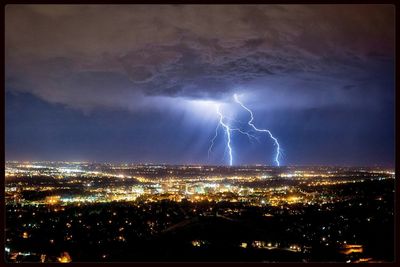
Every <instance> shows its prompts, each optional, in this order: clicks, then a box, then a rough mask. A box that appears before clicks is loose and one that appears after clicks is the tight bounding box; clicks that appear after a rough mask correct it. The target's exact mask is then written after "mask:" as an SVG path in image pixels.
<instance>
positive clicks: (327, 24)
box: [5, 5, 394, 110]
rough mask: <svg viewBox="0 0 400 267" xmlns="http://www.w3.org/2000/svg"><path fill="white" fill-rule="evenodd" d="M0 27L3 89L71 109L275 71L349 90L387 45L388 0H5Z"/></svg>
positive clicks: (388, 53) (176, 93) (390, 34)
mask: <svg viewBox="0 0 400 267" xmlns="http://www.w3.org/2000/svg"><path fill="white" fill-rule="evenodd" d="M5 26H6V28H5V29H6V32H5V36H6V42H5V46H6V47H5V48H6V50H5V51H6V89H7V90H10V91H15V92H28V93H31V94H33V95H35V96H38V97H40V98H41V99H44V100H46V101H48V102H51V103H61V104H65V105H68V106H71V107H75V108H79V109H91V108H96V107H117V108H128V109H131V110H134V109H135V107H136V108H139V107H142V106H144V105H145V103H146V102H145V101H144V99H146V98H151V97H159V96H163V97H184V98H193V99H204V98H210V99H222V98H224V97H226V96H228V95H230V94H231V93H232V92H233V91H235V90H236V88H238V87H246V86H248V85H250V84H253V85H254V82H256V81H260V84H259V86H258V87H262V86H263V85H266V87H268V81H271V84H275V85H278V84H279V83H278V82H277V81H280V80H285V79H286V80H290V79H296V81H297V80H298V81H303V82H304V81H307V79H314V80H315V81H316V82H317V83H318V86H319V87H318V88H320V90H323V87H324V86H323V84H321V83H320V81H321V80H322V81H324V80H325V79H327V77H328V79H327V81H328V82H327V83H328V84H329V85H330V84H332V82H333V83H334V82H335V80H337V81H338V84H339V85H340V86H339V87H340V90H344V91H351V90H352V88H354V87H357V83H358V84H363V83H365V81H366V80H363V79H365V77H369V76H370V75H369V73H366V66H369V65H374V64H381V63H382V62H383V63H385V62H387V61H388V60H389V61H390V59H391V58H392V57H393V49H394V8H393V7H392V6H390V5H376V6H374V5H354V6H352V5H334V6H329V5H323V6H322V5H321V6H318V5H314V6H297V5H288V6H279V5H259V6H258V5H252V6H244V5H242V6H235V5H230V6H207V5H198V6H196V5H188V6H186V5H173V6H166V5H160V6H157V5H152V6H145V5H132V6H112V5H108V6H96V5H92V6H85V5H79V6H72V5H71V6H63V5H57V6H55V5H54V6H50V5H29V6H28V5H8V6H7V7H6V25H5ZM371 62H372V63H371ZM383 63H382V64H383ZM261 81H262V82H261ZM283 84H284V83H283ZM291 84H292V83H291ZM256 87H257V86H256ZM277 88H278V89H277V90H279V86H277ZM248 89H249V88H248ZM249 90H251V89H249ZM293 90H294V91H295V90H299V94H301V95H303V94H308V93H309V94H313V93H315V92H313V91H308V89H307V88H302V89H300V88H298V89H293ZM310 90H311V89H310ZM312 90H315V88H312ZM261 91H262V90H261ZM282 92H286V91H285V90H284V89H282Z"/></svg>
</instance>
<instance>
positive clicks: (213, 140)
mask: <svg viewBox="0 0 400 267" xmlns="http://www.w3.org/2000/svg"><path fill="white" fill-rule="evenodd" d="M220 125H221V124H220V123H218V124H217V127H216V128H215V135H214V137H213V139H211V145H210V147H209V148H208V158H210V153H211V150H212V148H213V146H214V142H215V139H216V138H217V137H218V129H219V126H220Z"/></svg>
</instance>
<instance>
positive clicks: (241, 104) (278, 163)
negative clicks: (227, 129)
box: [233, 94, 281, 167]
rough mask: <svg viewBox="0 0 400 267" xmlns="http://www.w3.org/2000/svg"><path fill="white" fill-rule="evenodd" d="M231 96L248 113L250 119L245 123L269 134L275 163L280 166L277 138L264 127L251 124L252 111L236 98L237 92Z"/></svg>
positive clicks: (252, 118) (279, 150) (279, 149)
mask: <svg viewBox="0 0 400 267" xmlns="http://www.w3.org/2000/svg"><path fill="white" fill-rule="evenodd" d="M233 98H234V99H235V102H236V103H238V104H239V105H240V106H241V107H242V108H244V109H245V110H247V111H248V112H249V113H250V120H249V121H248V122H247V124H248V125H249V126H251V127H252V128H253V129H254V130H255V131H257V132H264V133H267V134H268V135H269V137H270V138H271V139H272V140H273V141H274V145H275V146H276V154H275V162H276V165H277V166H278V167H279V166H280V162H279V156H280V154H281V148H280V146H279V142H278V139H276V138H275V137H274V136H273V135H272V133H271V132H270V131H269V130H266V129H258V128H257V127H256V126H255V125H254V124H253V120H254V115H253V112H252V111H251V110H250V109H249V108H247V107H246V106H245V105H244V104H243V103H242V102H241V101H240V100H239V98H238V96H237V94H234V95H233Z"/></svg>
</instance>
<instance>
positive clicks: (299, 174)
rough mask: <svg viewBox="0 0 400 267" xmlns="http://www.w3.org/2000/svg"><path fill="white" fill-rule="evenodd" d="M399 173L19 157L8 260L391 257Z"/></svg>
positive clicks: (12, 168) (14, 165)
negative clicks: (141, 163) (98, 161)
mask: <svg viewBox="0 0 400 267" xmlns="http://www.w3.org/2000/svg"><path fill="white" fill-rule="evenodd" d="M394 177H395V173H394V172H393V170H390V169H383V168H349V167H280V168H276V167H266V166H240V167H224V166H200V165H177V166H168V165H147V164H145V165H135V164H98V163H88V162H30V163H27V162H7V164H6V212H7V224H6V248H5V249H6V256H7V259H8V261H11V262H25V261H28V262H29V261H33V262H69V261H71V260H72V261H78V262H80V261H105V262H113V261H114V262H118V261H231V260H238V261H271V262H273V261H283V262H285V261H302V262H309V261H311V262H312V261H339V262H365V261H368V262H380V261H391V260H393V242H394V240H393V239H394V235H393V231H394V229H393V226H394V224H393V219H394V218H393V214H394ZM132 250H134V251H136V252H135V253H133V252H131V251H132ZM183 252H184V253H183ZM182 254H183V255H182ZM232 254H233V255H235V256H232ZM229 255H230V256H229ZM232 257H233V258H232Z"/></svg>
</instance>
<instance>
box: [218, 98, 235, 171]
mask: <svg viewBox="0 0 400 267" xmlns="http://www.w3.org/2000/svg"><path fill="white" fill-rule="evenodd" d="M217 113H218V115H219V124H218V125H221V126H222V127H223V128H224V130H225V134H226V136H227V138H228V141H227V143H226V145H227V147H228V152H229V166H232V164H233V156H232V147H231V128H230V127H229V126H228V125H227V124H225V123H224V116H223V115H222V113H221V110H220V106H219V105H218V106H217ZM217 132H218V126H217V130H216V133H217ZM216 136H217V134H216ZM216 136H214V140H215V138H216Z"/></svg>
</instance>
